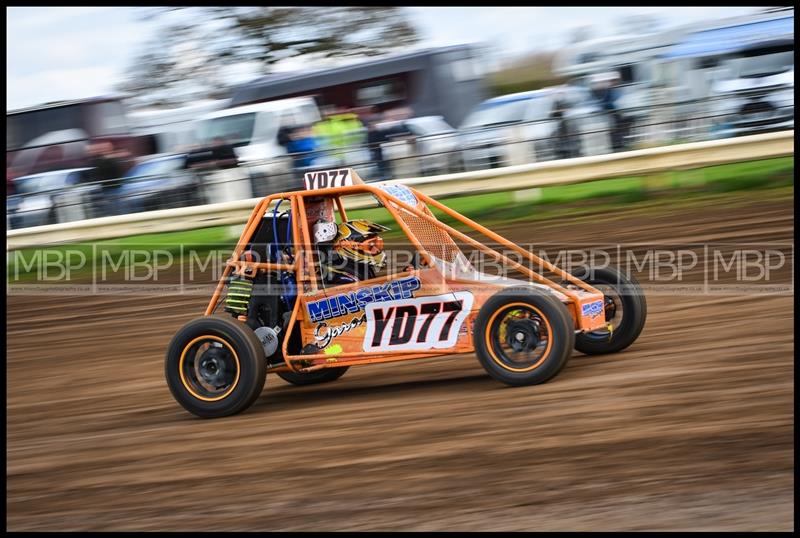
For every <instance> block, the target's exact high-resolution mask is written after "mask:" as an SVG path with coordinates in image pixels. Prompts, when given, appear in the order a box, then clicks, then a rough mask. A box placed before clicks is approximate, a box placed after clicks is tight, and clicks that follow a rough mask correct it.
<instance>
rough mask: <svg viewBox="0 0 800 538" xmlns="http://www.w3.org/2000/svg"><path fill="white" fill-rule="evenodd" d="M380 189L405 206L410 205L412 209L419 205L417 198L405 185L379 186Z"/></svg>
mask: <svg viewBox="0 0 800 538" xmlns="http://www.w3.org/2000/svg"><path fill="white" fill-rule="evenodd" d="M378 188H379V189H381V190H382V191H384V192H385V193H386V194H388V195H389V196H394V197H395V198H397V199H398V200H400V201H401V202H403V203H404V204H408V205H410V206H411V207H416V205H417V197H416V196H414V193H413V192H411V189H409V188H408V187H406V186H405V185H378Z"/></svg>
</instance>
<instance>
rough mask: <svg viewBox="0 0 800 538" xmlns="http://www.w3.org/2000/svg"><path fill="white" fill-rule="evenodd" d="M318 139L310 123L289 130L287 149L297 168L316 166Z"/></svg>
mask: <svg viewBox="0 0 800 538" xmlns="http://www.w3.org/2000/svg"><path fill="white" fill-rule="evenodd" d="M317 149H318V144H317V139H316V138H315V137H314V132H313V130H312V128H311V126H310V125H303V126H301V127H296V128H294V129H292V130H291V131H289V134H288V141H287V144H286V151H287V152H288V153H289V155H291V156H292V160H293V162H294V167H295V170H297V169H300V168H308V167H311V166H314V165H315V163H316V161H317Z"/></svg>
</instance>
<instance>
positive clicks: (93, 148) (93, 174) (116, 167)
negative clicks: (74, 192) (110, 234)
mask: <svg viewBox="0 0 800 538" xmlns="http://www.w3.org/2000/svg"><path fill="white" fill-rule="evenodd" d="M87 153H88V154H89V166H91V167H92V169H91V170H90V171H89V172H88V179H89V181H91V182H100V184H101V185H100V186H101V194H100V200H99V201H98V202H99V205H100V207H101V211H102V212H101V215H103V216H108V215H116V214H118V213H119V209H120V204H119V193H118V191H119V187H120V184H121V181H120V180H121V178H122V176H123V175H124V174H125V171H126V169H127V166H126V165H125V161H124V158H125V157H126V156H127V154H126V153H125V152H122V151H115V150H114V145H113V144H112V143H111V142H107V141H95V142H92V143H90V144H89V146H88V148H87Z"/></svg>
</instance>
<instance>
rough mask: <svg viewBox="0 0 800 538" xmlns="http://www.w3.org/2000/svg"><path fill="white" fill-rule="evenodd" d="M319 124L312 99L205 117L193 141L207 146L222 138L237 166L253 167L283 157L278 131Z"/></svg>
mask: <svg viewBox="0 0 800 538" xmlns="http://www.w3.org/2000/svg"><path fill="white" fill-rule="evenodd" d="M319 120H320V114H319V109H318V108H317V104H316V102H315V101H314V98H313V97H294V98H291V99H281V100H278V101H268V102H265V103H256V104H254V105H244V106H238V107H235V108H226V109H224V110H217V111H216V112H212V113H210V114H206V115H205V116H203V117H202V118H200V121H199V123H198V127H197V139H198V143H199V144H201V145H207V144H208V145H210V144H213V143H214V140H215V139H218V138H222V139H224V140H225V141H226V142H227V143H229V144H233V146H234V150H235V151H236V155H237V157H238V158H239V163H240V164H254V163H260V162H262V161H269V160H272V159H276V158H279V157H282V156H284V155H286V150H285V149H284V148H283V146H281V145H280V144H279V143H278V131H279V130H280V129H281V127H296V126H299V125H311V124H314V123H316V122H318V121H319Z"/></svg>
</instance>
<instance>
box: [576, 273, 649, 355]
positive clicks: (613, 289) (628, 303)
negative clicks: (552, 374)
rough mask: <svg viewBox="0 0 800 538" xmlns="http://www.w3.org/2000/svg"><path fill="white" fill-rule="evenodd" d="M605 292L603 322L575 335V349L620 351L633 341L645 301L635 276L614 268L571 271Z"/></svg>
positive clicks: (639, 329)
mask: <svg viewBox="0 0 800 538" xmlns="http://www.w3.org/2000/svg"><path fill="white" fill-rule="evenodd" d="M572 274H573V275H574V276H576V277H577V278H579V279H581V280H583V281H584V282H586V283H588V284H589V285H591V286H592V287H594V288H597V289H598V290H599V291H601V292H603V294H604V295H605V314H606V321H607V322H608V323H610V324H611V331H610V332H609V331H608V330H607V329H601V330H598V331H592V332H589V333H581V334H579V335H577V336H576V337H575V349H577V350H578V351H580V352H581V353H586V354H587V355H602V354H604V353H615V352H617V351H622V350H623V349H625V348H626V347H628V346H630V345H631V344H632V343H634V342H635V341H636V339H637V338H638V337H639V335H640V334H641V332H642V329H644V323H645V320H646V319H647V301H646V300H645V297H644V291H642V288H641V286H640V285H639V283H638V282H637V281H636V279H635V278H633V277H631V276H628V275H626V274H624V273H622V272H621V271H620V270H619V269H615V268H614V267H600V268H592V267H581V268H579V269H577V270H575V271H573V273H572Z"/></svg>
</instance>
